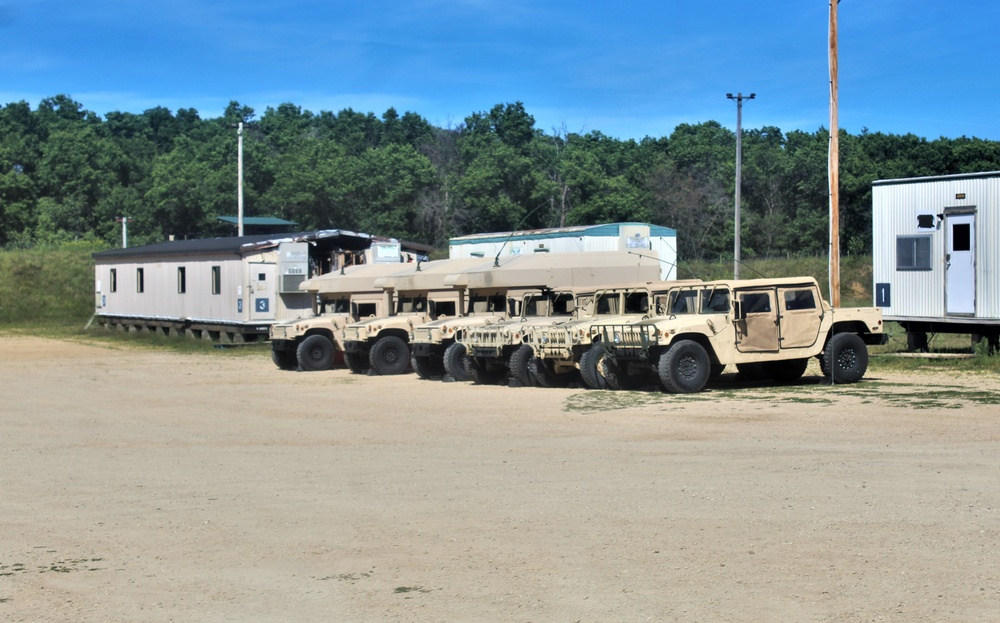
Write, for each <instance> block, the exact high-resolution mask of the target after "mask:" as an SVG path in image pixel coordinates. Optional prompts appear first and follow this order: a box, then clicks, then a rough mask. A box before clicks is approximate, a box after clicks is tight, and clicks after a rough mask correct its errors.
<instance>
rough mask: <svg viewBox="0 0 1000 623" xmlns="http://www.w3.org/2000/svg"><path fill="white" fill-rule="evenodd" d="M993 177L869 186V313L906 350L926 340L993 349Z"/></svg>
mask: <svg viewBox="0 0 1000 623" xmlns="http://www.w3.org/2000/svg"><path fill="white" fill-rule="evenodd" d="M998 243H1000V171H992V172H985V173H969V174H962V175H945V176H938V177H917V178H907V179H892V180H879V181H876V182H874V183H873V184H872V250H873V253H872V255H873V258H872V261H873V280H874V293H875V305H876V306H877V307H880V308H881V309H882V312H883V317H884V319H885V320H886V321H895V322H898V323H899V324H901V325H902V326H903V327H904V328H905V329H906V331H907V333H908V340H909V344H910V347H911V348H912V349H924V348H926V346H927V339H926V336H927V334H928V333H968V334H972V335H973V339H974V340H978V339H980V338H986V339H988V340H989V344H990V347H991V349H994V350H995V349H996V348H997V347H998V346H1000V249H998Z"/></svg>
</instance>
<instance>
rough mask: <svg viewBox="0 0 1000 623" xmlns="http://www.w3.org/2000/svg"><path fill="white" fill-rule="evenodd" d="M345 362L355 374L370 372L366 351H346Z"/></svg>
mask: <svg viewBox="0 0 1000 623" xmlns="http://www.w3.org/2000/svg"><path fill="white" fill-rule="evenodd" d="M344 363H346V364H347V369H348V370H350V371H351V372H353V373H354V374H364V373H366V372H368V357H366V356H365V353H344Z"/></svg>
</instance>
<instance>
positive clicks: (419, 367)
mask: <svg viewBox="0 0 1000 623" xmlns="http://www.w3.org/2000/svg"><path fill="white" fill-rule="evenodd" d="M659 274H660V267H659V260H658V259H657V257H656V255H655V254H653V253H651V252H649V251H647V250H643V251H633V252H620V251H610V252H583V253H557V254H552V255H550V254H548V253H537V254H532V255H516V256H507V257H503V258H501V257H499V256H498V257H497V258H495V259H494V262H493V265H492V266H491V267H489V268H487V269H486V270H478V269H477V270H468V271H463V272H462V273H459V274H456V275H454V276H452V277H449V278H448V280H447V283H450V284H451V285H452V286H456V287H457V286H458V285H464V286H465V288H466V289H467V299H468V303H467V307H466V310H465V314H463V316H462V317H461V318H447V319H444V320H437V321H431V322H428V323H427V324H425V325H423V326H421V327H419V328H417V329H415V330H414V331H413V333H412V335H411V336H410V337H411V342H412V347H413V354H414V359H413V367H414V369H415V370H416V371H417V373H418V374H419V375H420V376H422V377H425V378H426V377H428V376H434V375H439V374H442V373H447V374H450V375H451V376H452V377H453V378H454V379H456V380H470V379H472V376H470V374H469V371H468V370H467V366H466V365H465V361H466V358H465V356H464V355H465V352H466V349H465V347H464V346H462V345H461V343H462V336H463V335H464V334H466V333H467V332H469V331H474V330H476V329H477V328H479V327H483V326H491V325H493V324H495V323H498V322H503V321H505V320H507V319H509V318H512V317H514V318H517V317H519V316H520V314H521V309H520V306H521V303H522V300H523V298H524V296H525V295H530V294H539V293H541V292H542V291H543V289H545V288H552V287H557V286H572V285H592V284H595V283H605V282H607V281H610V280H612V279H622V278H626V279H634V280H643V279H655V278H656V277H657V276H658V275H659ZM505 371H506V364H503V365H501V366H500V367H495V366H494V365H493V362H490V363H488V364H484V365H483V366H482V367H480V368H479V369H474V370H473V371H472V375H475V378H476V379H479V380H480V381H486V380H499V378H500V377H502V376H504V374H503V373H504V372H505Z"/></svg>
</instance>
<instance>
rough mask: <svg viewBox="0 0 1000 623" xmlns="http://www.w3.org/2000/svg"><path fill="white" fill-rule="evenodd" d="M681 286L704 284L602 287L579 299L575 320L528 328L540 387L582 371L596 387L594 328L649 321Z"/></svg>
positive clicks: (525, 334) (533, 372)
mask: <svg viewBox="0 0 1000 623" xmlns="http://www.w3.org/2000/svg"><path fill="white" fill-rule="evenodd" d="M680 283H701V282H700V281H652V282H646V283H637V284H623V285H616V286H612V287H606V288H601V289H598V290H597V291H595V293H594V294H593V295H592V296H580V297H579V298H578V300H577V309H576V312H575V314H576V317H575V318H574V319H573V320H570V321H568V322H564V323H559V324H554V325H550V324H544V325H532V326H528V327H526V328H525V330H524V331H523V336H522V338H521V340H522V342H523V343H524V344H526V345H528V346H530V347H531V348H532V350H533V353H534V357H533V358H532V360H531V362H530V374H531V376H533V377H534V379H535V382H536V384H539V385H552V384H560V383H563V382H565V381H567V380H569V379H570V378H572V375H573V373H574V372H575V371H576V370H579V372H580V375H581V376H582V377H583V380H584V382H586V383H587V384H588V385H592V386H594V385H595V383H596V381H595V379H594V377H593V370H594V368H595V363H594V361H593V360H592V359H591V357H592V356H593V355H592V353H593V352H594V351H592V349H591V341H592V339H593V336H594V334H595V331H594V329H593V327H595V326H597V325H604V324H609V323H613V324H615V325H619V326H627V325H630V324H633V323H636V322H640V321H642V320H644V319H648V318H649V317H650V315H651V314H652V313H653V312H652V311H650V309H651V307H650V306H651V305H652V301H653V299H654V298H655V297H656V296H658V295H661V294H662V293H665V292H667V291H669V290H670V289H671V288H673V287H675V286H676V285H677V284H680Z"/></svg>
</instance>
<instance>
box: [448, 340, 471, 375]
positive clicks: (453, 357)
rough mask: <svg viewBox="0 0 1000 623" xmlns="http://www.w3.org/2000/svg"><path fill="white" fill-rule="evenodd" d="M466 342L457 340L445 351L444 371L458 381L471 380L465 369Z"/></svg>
mask: <svg viewBox="0 0 1000 623" xmlns="http://www.w3.org/2000/svg"><path fill="white" fill-rule="evenodd" d="M465 359H466V357H465V344H461V343H459V342H455V343H454V344H452V345H451V346H449V347H448V348H446V349H445V351H444V371H445V372H447V373H448V374H450V375H451V378H453V379H455V380H456V381H471V380H472V379H471V378H469V374H468V373H467V372H466V371H465Z"/></svg>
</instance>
